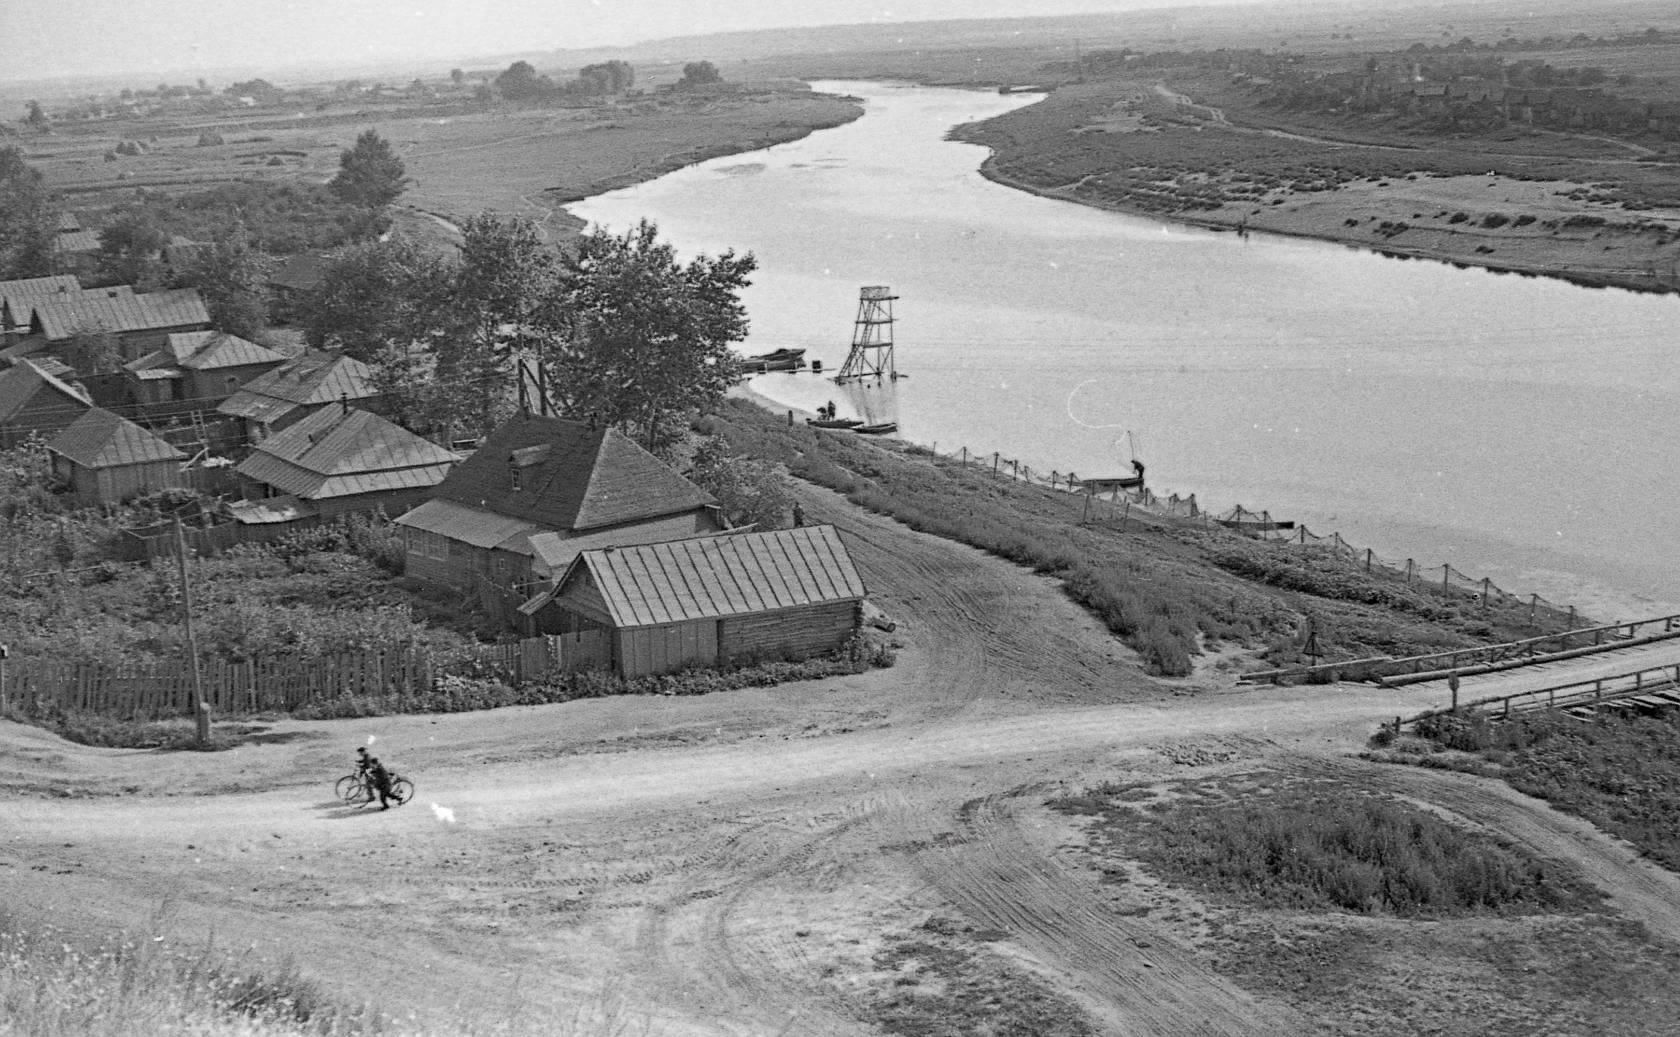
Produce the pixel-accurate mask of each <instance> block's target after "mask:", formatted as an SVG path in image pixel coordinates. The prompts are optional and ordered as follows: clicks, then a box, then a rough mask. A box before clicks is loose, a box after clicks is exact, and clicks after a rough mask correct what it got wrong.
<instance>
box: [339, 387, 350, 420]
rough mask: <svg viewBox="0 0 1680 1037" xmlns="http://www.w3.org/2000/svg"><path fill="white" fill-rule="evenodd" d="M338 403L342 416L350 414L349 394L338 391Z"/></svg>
mask: <svg viewBox="0 0 1680 1037" xmlns="http://www.w3.org/2000/svg"><path fill="white" fill-rule="evenodd" d="M338 405H339V406H340V407H342V408H343V410H344V416H345V417H347V418H348V417H349V416H350V394H349V393H347V392H341V393H339V394H338Z"/></svg>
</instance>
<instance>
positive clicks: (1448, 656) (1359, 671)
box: [1237, 614, 1680, 684]
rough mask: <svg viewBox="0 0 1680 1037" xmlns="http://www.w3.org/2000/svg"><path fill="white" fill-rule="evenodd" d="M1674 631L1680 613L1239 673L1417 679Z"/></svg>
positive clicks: (1248, 678) (1250, 680) (1247, 679)
mask: <svg viewBox="0 0 1680 1037" xmlns="http://www.w3.org/2000/svg"><path fill="white" fill-rule="evenodd" d="M1671 637H1680V614H1676V615H1669V616H1653V617H1651V618H1649V619H1636V620H1632V621H1630V622H1626V623H1610V624H1607V625H1604V626H1596V627H1583V628H1581V629H1579V630H1565V631H1560V632H1559V633H1556V634H1545V635H1542V636H1540V637H1530V638H1525V639H1523V640H1521V641H1505V642H1502V643H1500V644H1495V645H1478V646H1476V647H1473V648H1455V649H1452V650H1450V651H1445V652H1429V653H1426V654H1423V655H1408V656H1401V657H1395V656H1387V655H1379V656H1372V657H1369V658H1364V659H1347V660H1343V661H1341V662H1332V663H1318V664H1316V665H1312V666H1292V667H1286V668H1283V669H1277V670H1262V671H1259V672H1256V673H1245V674H1243V675H1241V676H1240V677H1238V678H1237V679H1238V681H1239V682H1241V683H1244V684H1257V683H1262V682H1268V681H1269V682H1274V683H1275V682H1279V681H1283V680H1289V679H1298V678H1304V679H1307V680H1309V681H1310V680H1311V679H1312V678H1313V677H1314V676H1317V675H1328V674H1331V673H1334V674H1335V675H1336V676H1337V679H1340V680H1355V681H1357V680H1380V681H1382V682H1383V683H1385V684H1405V683H1408V682H1410V681H1414V680H1435V679H1438V678H1440V677H1444V676H1446V675H1447V674H1449V673H1452V672H1454V671H1456V672H1458V673H1460V674H1464V675H1469V674H1475V673H1486V672H1489V671H1491V670H1499V669H1507V668H1510V667H1514V666H1526V665H1530V664H1533V663H1538V662H1545V661H1547V660H1551V659H1567V658H1570V657H1572V656H1575V655H1587V654H1591V653H1593V652H1602V651H1609V650H1611V649H1617V648H1629V647H1632V646H1633V645H1635V644H1648V643H1650V642H1652V641H1662V640H1666V639H1668V638H1671Z"/></svg>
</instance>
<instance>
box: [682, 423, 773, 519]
mask: <svg viewBox="0 0 1680 1037" xmlns="http://www.w3.org/2000/svg"><path fill="white" fill-rule="evenodd" d="M688 477H689V478H690V479H691V480H693V482H694V484H695V485H696V486H699V487H700V488H701V489H702V490H705V491H706V492H707V493H709V494H711V495H712V496H713V497H716V498H717V500H718V504H719V505H720V506H722V508H723V514H724V516H725V517H726V518H728V519H729V524H730V525H731V526H747V525H756V526H757V527H758V528H760V529H779V528H781V525H782V517H783V516H784V515H786V514H787V509H788V494H787V487H786V486H785V485H784V484H783V482H782V478H781V476H780V475H778V474H777V473H776V470H775V468H774V467H772V466H771V465H769V464H768V463H766V462H764V461H759V460H755V459H753V458H744V457H736V456H735V455H733V454H732V453H731V452H730V450H729V442H728V441H727V440H725V439H723V438H722V437H720V436H708V437H706V438H705V439H702V440H701V441H700V443H699V445H698V446H697V447H696V448H695V451H694V462H693V465H692V467H691V468H690V470H689V473H688Z"/></svg>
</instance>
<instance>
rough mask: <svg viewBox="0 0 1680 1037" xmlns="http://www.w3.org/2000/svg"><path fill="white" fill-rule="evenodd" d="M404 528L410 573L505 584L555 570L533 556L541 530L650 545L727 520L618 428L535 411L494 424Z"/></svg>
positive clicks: (463, 583) (711, 529) (526, 583)
mask: <svg viewBox="0 0 1680 1037" xmlns="http://www.w3.org/2000/svg"><path fill="white" fill-rule="evenodd" d="M397 525H398V526H399V527H401V528H402V530H403V536H404V541H405V544H406V547H407V558H408V570H407V571H408V573H409V574H410V575H413V576H417V577H419V578H421V579H424V580H427V581H429V582H432V583H436V584H442V585H447V586H454V587H460V588H464V589H472V588H475V587H478V586H479V585H480V584H481V582H487V583H489V584H490V585H492V586H494V587H498V588H503V589H508V590H516V589H517V590H527V589H529V588H530V587H531V585H532V583H533V581H542V582H546V580H547V579H548V578H549V577H550V575H551V574H550V572H549V571H548V570H546V568H543V569H539V568H538V567H537V566H535V565H534V564H533V559H534V555H535V549H534V548H533V546H532V541H533V539H534V538H537V537H541V536H544V535H545V534H553V537H552V538H551V539H554V540H565V539H570V538H573V537H579V536H586V535H587V536H593V537H599V538H608V537H613V538H625V539H624V542H646V541H647V540H648V539H659V540H676V539H680V538H683V537H692V536H703V535H706V534H709V533H716V532H719V531H722V530H723V529H724V528H725V525H724V522H723V519H722V516H721V513H720V512H719V510H718V506H717V501H716V500H715V499H713V498H712V496H711V495H710V494H708V493H706V492H705V491H704V490H702V489H700V488H699V487H698V486H695V485H694V484H693V483H691V482H689V481H688V480H687V479H685V478H683V477H682V476H681V475H679V474H678V473H677V472H676V471H675V470H674V469H672V468H671V467H670V466H668V465H667V464H665V462H663V461H661V460H659V459H658V458H657V457H654V456H653V455H652V454H650V453H648V452H647V451H646V450H643V449H642V448H641V447H640V446H637V445H636V443H635V442H634V441H633V440H631V439H630V438H629V437H628V436H626V435H624V434H623V433H621V432H619V431H618V430H616V429H612V428H597V427H593V426H590V425H586V424H584V423H583V422H578V421H569V420H567V419H564V418H554V417H547V416H542V415H536V414H530V413H522V414H520V415H518V416H516V417H514V418H512V419H510V420H508V421H507V422H504V423H503V424H502V425H501V427H499V428H497V429H496V430H495V431H494V432H492V433H491V434H490V435H489V436H488V437H487V438H486V439H485V441H484V443H483V444H482V445H480V446H479V448H478V449H477V450H475V451H474V452H473V454H472V456H470V457H468V458H467V459H466V460H465V461H462V462H461V463H460V464H459V465H457V466H456V467H455V469H454V470H453V471H451V472H450V473H449V476H448V478H446V479H444V480H443V482H441V483H439V484H438V486H437V489H436V490H435V491H434V492H433V493H432V496H431V499H429V500H427V501H426V502H425V503H424V504H421V505H420V506H419V507H417V508H415V509H414V510H413V511H410V512H408V513H407V514H405V515H403V516H402V517H401V518H399V519H397Z"/></svg>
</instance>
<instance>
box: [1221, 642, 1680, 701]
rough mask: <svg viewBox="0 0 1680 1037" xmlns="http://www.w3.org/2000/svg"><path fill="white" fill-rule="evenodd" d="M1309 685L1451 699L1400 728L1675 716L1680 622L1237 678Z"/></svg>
mask: <svg viewBox="0 0 1680 1037" xmlns="http://www.w3.org/2000/svg"><path fill="white" fill-rule="evenodd" d="M1455 676H1456V677H1457V678H1458V680H1457V681H1456V682H1455V681H1454V680H1453V678H1454V677H1455ZM1315 678H1316V679H1318V680H1326V679H1328V680H1332V681H1336V680H1340V681H1348V680H1358V681H1371V682H1374V683H1379V684H1383V685H1386V686H1390V687H1393V686H1397V685H1405V684H1426V685H1432V686H1433V687H1432V688H1431V690H1434V691H1437V692H1446V693H1448V694H1450V695H1451V700H1450V701H1449V702H1448V703H1447V704H1446V705H1444V706H1443V707H1441V708H1439V709H1432V710H1426V711H1424V712H1422V713H1419V714H1417V715H1415V716H1412V717H1406V718H1396V719H1397V720H1398V721H1399V722H1400V723H1401V724H1403V725H1404V724H1412V723H1415V722H1417V721H1418V720H1422V719H1424V718H1425V717H1430V716H1435V715H1439V714H1441V713H1448V712H1451V711H1453V710H1454V709H1458V710H1466V709H1476V710H1479V711H1482V712H1484V713H1489V714H1492V715H1494V716H1496V717H1509V716H1513V715H1517V714H1521V713H1524V712H1529V711H1533V710H1537V709H1556V710H1564V711H1567V712H1569V713H1571V714H1573V715H1576V716H1586V715H1589V714H1591V713H1592V712H1593V711H1595V710H1598V709H1604V708H1616V709H1638V710H1657V709H1666V708H1671V707H1680V615H1672V616H1656V617H1653V618H1650V619H1641V620H1635V621H1633V622H1630V623H1614V624H1610V625H1607V626H1599V627H1590V628H1586V629H1582V630H1571V631H1566V632H1563V633H1559V634H1552V635H1548V636H1546V637H1536V638H1529V639H1527V640H1523V641H1511V642H1507V643H1504V644H1497V645H1484V646H1479V647H1476V648H1466V649H1457V650H1454V651H1450V652H1435V653H1431V654H1428V655H1417V656H1407V657H1403V658H1392V657H1381V658H1371V659H1356V660H1351V661H1346V662H1339V663H1323V664H1320V665H1317V666H1304V667H1295V668H1292V669H1286V670H1271V671H1266V672H1262V673H1252V674H1246V675H1244V676H1243V677H1242V678H1241V679H1242V680H1243V681H1245V682H1256V681H1275V682H1281V681H1284V680H1308V681H1311V680H1314V679H1315ZM1454 683H1457V684H1458V687H1457V688H1456V689H1454V688H1453V687H1452V685H1453V684H1454Z"/></svg>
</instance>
